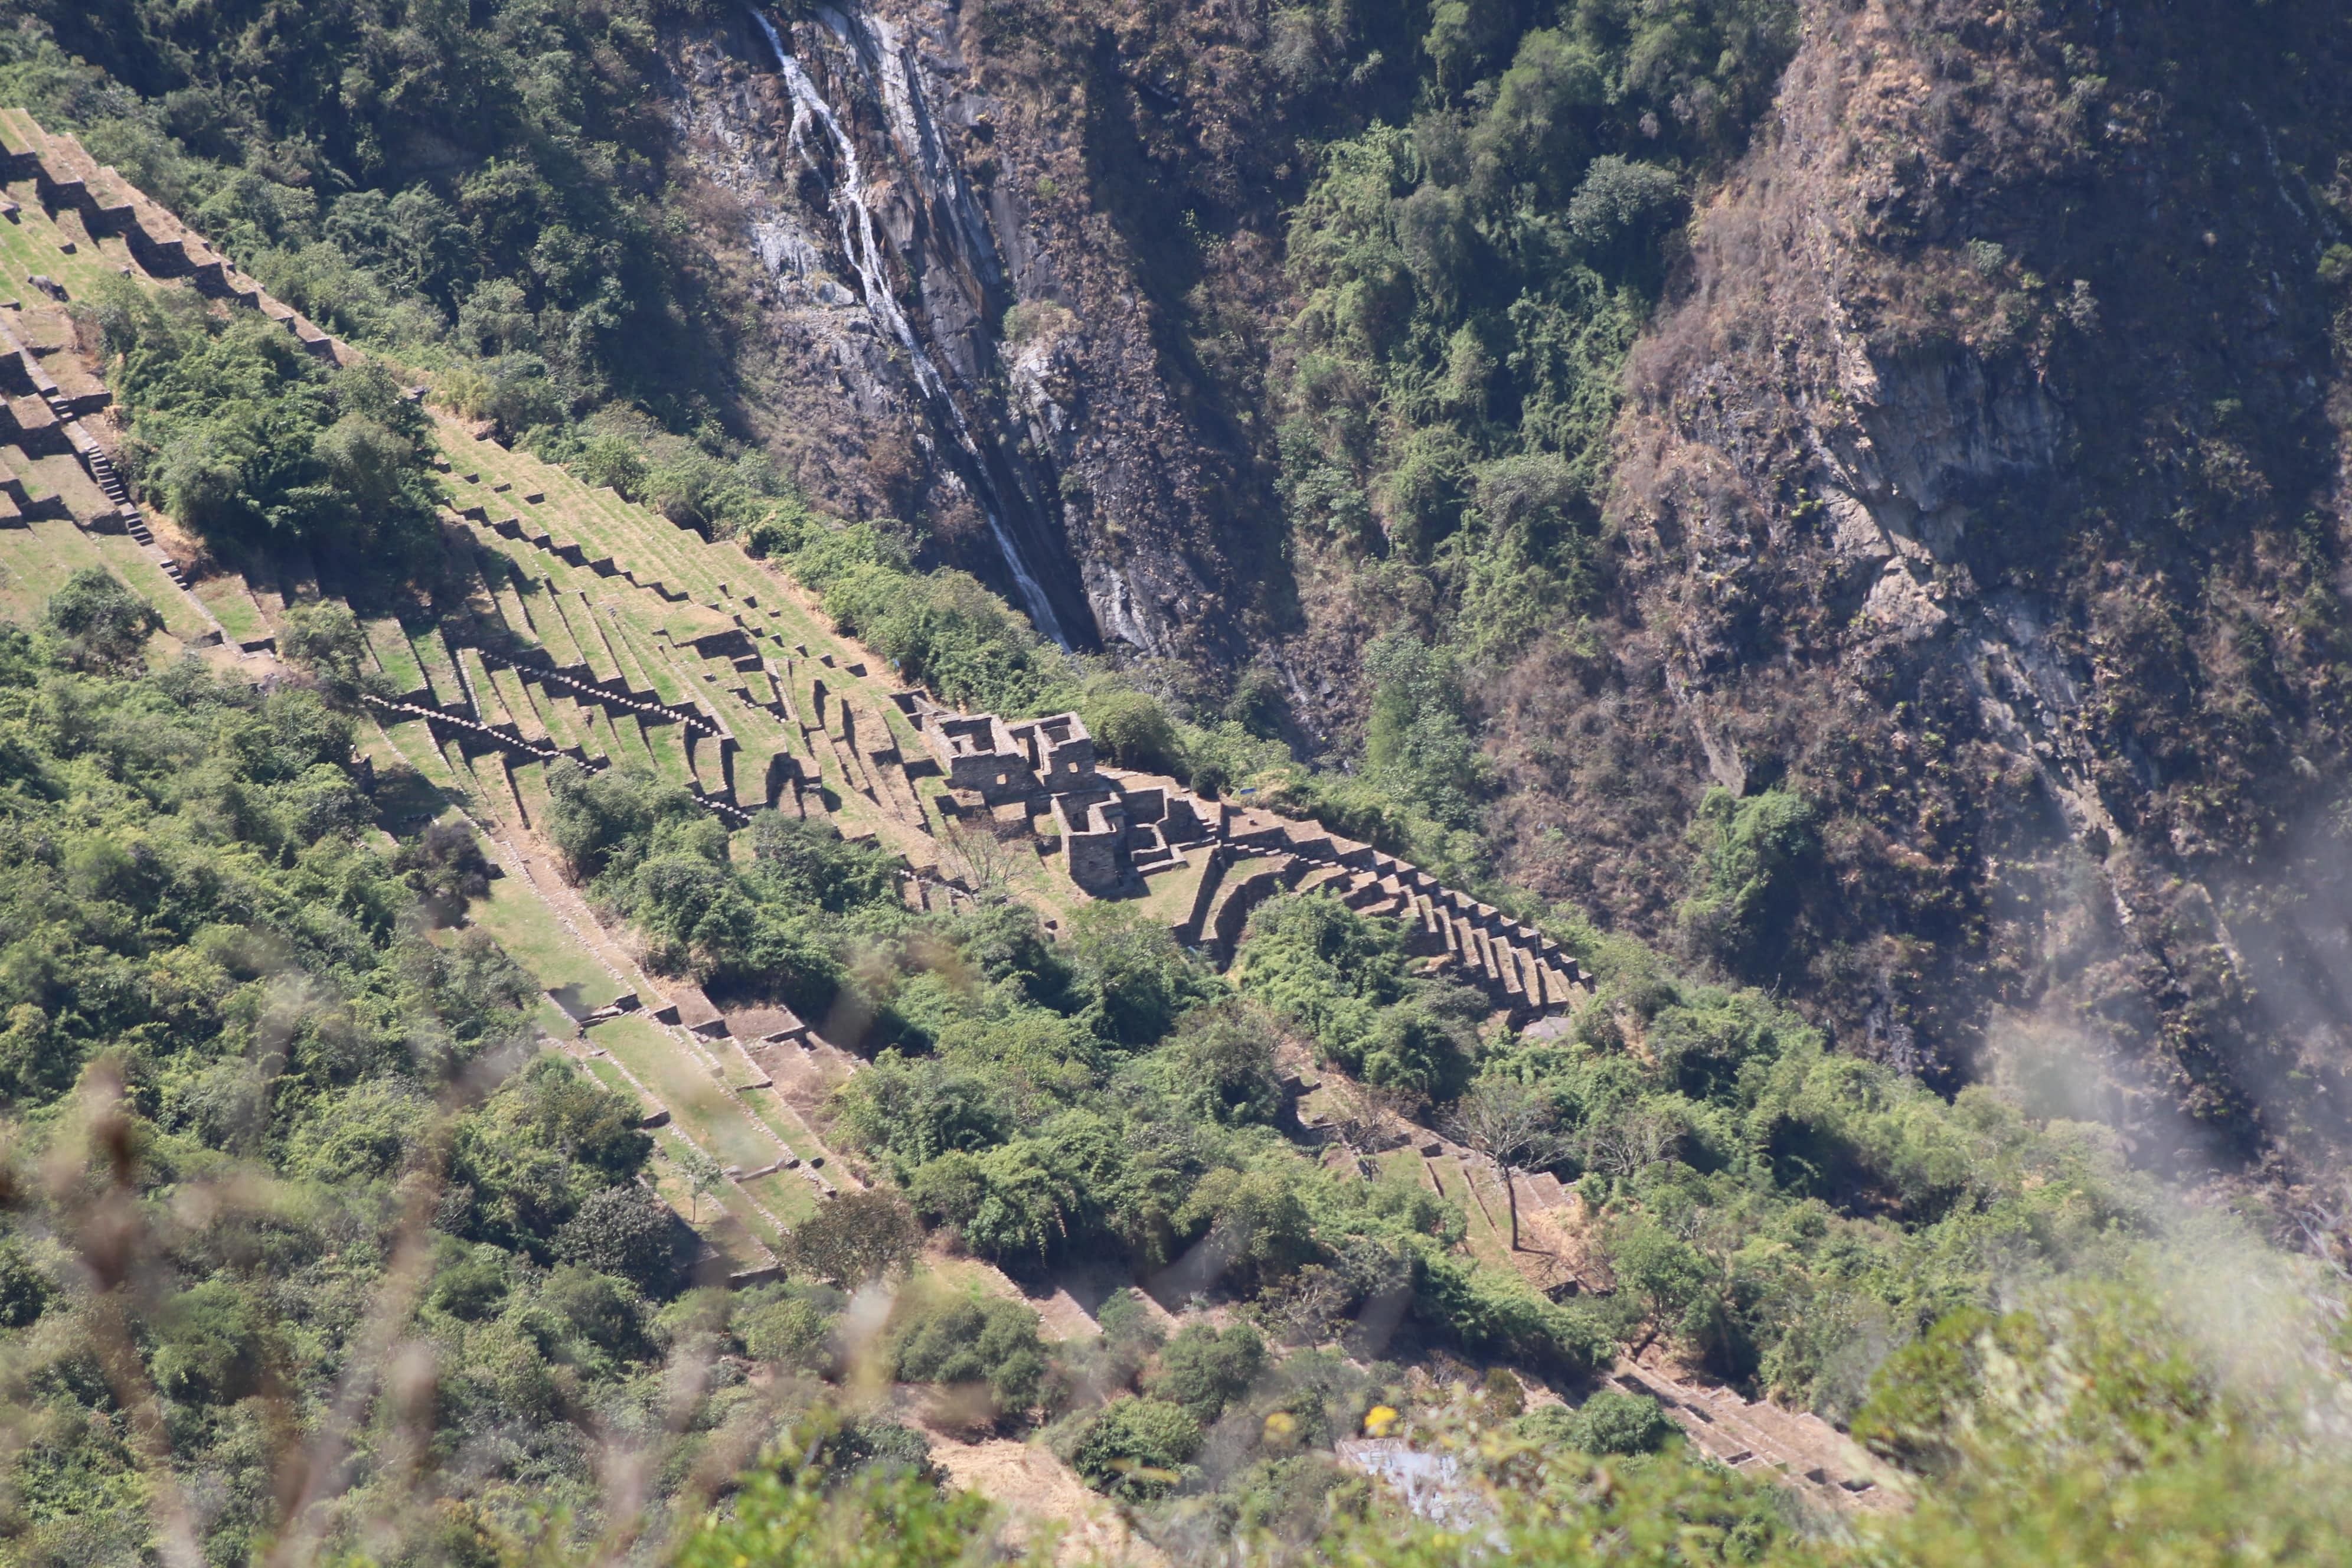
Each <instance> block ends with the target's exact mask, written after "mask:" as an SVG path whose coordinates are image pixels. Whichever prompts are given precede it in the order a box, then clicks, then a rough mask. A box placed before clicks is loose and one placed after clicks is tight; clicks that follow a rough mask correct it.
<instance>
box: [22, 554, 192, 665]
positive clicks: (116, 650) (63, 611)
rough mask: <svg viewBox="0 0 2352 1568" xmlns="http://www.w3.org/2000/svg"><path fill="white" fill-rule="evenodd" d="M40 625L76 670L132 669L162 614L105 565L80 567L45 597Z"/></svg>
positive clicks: (160, 626) (161, 618)
mask: <svg viewBox="0 0 2352 1568" xmlns="http://www.w3.org/2000/svg"><path fill="white" fill-rule="evenodd" d="M43 629H44V630H46V631H47V633H48V634H49V636H50V637H52V638H54V639H55V640H56V642H57V645H58V653H59V654H60V655H61V656H63V658H64V659H65V661H66V662H67V663H68V664H69V665H71V666H72V667H73V668H76V669H132V668H137V667H138V665H139V662H140V656H141V655H142V653H144V652H145V651H146V647H147V639H148V638H149V637H152V636H153V635H154V634H155V633H157V632H159V631H162V630H163V616H162V615H160V614H159V613H157V611H156V609H155V606H154V605H151V604H149V603H148V602H147V601H146V600H144V599H142V598H141V597H140V596H139V595H137V594H135V593H133V592H132V591H131V589H130V588H128V587H126V586H124V584H123V582H122V580H121V578H119V577H117V576H116V575H115V574H113V573H111V572H109V571H108V570H107V569H106V568H105V567H103V566H85V567H83V568H82V569H81V570H80V571H79V572H76V573H75V574H73V575H72V576H70V577H68V578H67V579H66V581H65V586H63V587H61V588H59V589H58V591H57V592H56V593H55V594H53V595H50V596H49V603H48V610H47V615H46V616H43Z"/></svg>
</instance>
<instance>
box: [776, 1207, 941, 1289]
mask: <svg viewBox="0 0 2352 1568" xmlns="http://www.w3.org/2000/svg"><path fill="white" fill-rule="evenodd" d="M920 1240H921V1235H920V1232H919V1231H918V1229H917V1228H916V1226H915V1216H914V1215H912V1214H911V1213H909V1212H908V1208H907V1205H906V1204H905V1202H904V1201H902V1200H901V1199H900V1198H899V1197H898V1194H895V1193H886V1192H883V1191H880V1190H879V1189H872V1190H868V1191H866V1192H853V1193H844V1194H841V1195H840V1196H839V1197H837V1198H835V1199H834V1200H833V1202H831V1203H829V1204H827V1205H824V1207H823V1208H821V1209H819V1210H817V1212H816V1213H815V1214H814V1215H810V1216H809V1217H808V1218H807V1219H806V1220H803V1222H802V1223H801V1225H800V1226H799V1228H798V1229H796V1230H794V1231H793V1236H792V1243H791V1251H792V1258H791V1261H792V1265H793V1268H794V1269H796V1270H797V1271H799V1272H801V1273H803V1274H812V1275H814V1276H815V1277H816V1278H817V1279H822V1280H824V1281H825V1282H826V1283H827V1284H829V1285H838V1286H840V1287H841V1288H842V1289H845V1290H854V1289H856V1288H857V1287H858V1286H860V1285H863V1284H865V1283H866V1281H867V1280H868V1279H874V1278H876V1277H877V1276H879V1275H882V1274H887V1273H888V1272H889V1271H890V1270H892V1269H894V1268H901V1267H903V1266H905V1264H906V1263H907V1262H908V1260H910V1259H911V1258H913V1257H914V1256H915V1248H916V1247H917V1245H918V1244H919V1241H920Z"/></svg>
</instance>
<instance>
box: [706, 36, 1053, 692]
mask: <svg viewBox="0 0 2352 1568" xmlns="http://www.w3.org/2000/svg"><path fill="white" fill-rule="evenodd" d="M751 20H752V21H754V22H756V23H757V24H759V27H760V31H761V34H762V35H764V36H765V37H766V38H767V40H768V47H771V48H772V49H773V50H775V52H776V63H777V65H778V67H779V68H781V69H782V74H783V79H784V87H785V89H786V90H787V91H788V92H790V93H791V95H792V100H793V122H792V127H791V129H790V131H789V132H786V140H787V142H789V144H790V145H791V147H792V149H793V151H794V152H795V153H799V154H800V157H801V161H802V163H804V164H806V165H807V166H808V167H809V168H811V169H815V168H816V167H817V162H816V156H815V154H814V153H813V152H811V151H810V149H809V146H808V143H807V141H806V137H805V132H806V131H807V127H808V124H809V122H810V121H815V122H816V123H817V124H818V125H820V126H822V127H823V128H824V133H825V135H826V138H827V139H828V140H829V141H831V142H832V143H833V150H834V155H835V157H836V158H837V159H838V160H839V161H840V164H841V178H840V181H839V183H838V184H835V186H834V188H833V208H834V215H835V218H836V219H838V221H839V222H840V225H841V248H842V253H843V254H844V255H845V256H846V257H847V258H848V259H849V265H850V266H851V267H852V268H854V269H855V270H856V273H857V286H858V291H859V293H860V294H861V295H862V296H863V297H864V300H865V303H866V313H867V314H868V315H870V316H872V317H873V318H874V319H875V320H876V321H877V322H879V323H880V324H881V325H882V326H883V327H885V328H886V329H887V330H888V331H889V333H890V335H891V336H892V337H893V338H895V339H897V340H898V344H899V346H901V347H902V348H904V349H905V350H906V351H907V359H908V363H909V364H911V365H912V366H913V369H914V373H915V384H916V385H917V386H918V387H919V388H920V389H921V391H922V394H923V395H924V396H925V397H926V398H928V399H929V400H930V401H931V403H932V404H933V405H934V406H936V407H938V408H940V409H943V410H944V411H945V413H946V416H947V420H948V425H949V427H950V430H951V431H952V432H953V434H954V436H955V439H956V444H957V445H958V446H959V447H961V448H962V449H963V452H964V455H965V456H966V457H968V458H971V462H972V465H973V468H974V469H975V470H976V471H977V472H978V473H979V474H980V475H981V476H982V482H981V484H980V485H979V486H977V487H975V498H974V499H976V500H978V501H979V502H980V510H981V513H982V516H983V517H985V518H986V519H987V520H988V531H989V535H990V537H991V538H992V539H994V540H995V542H996V547H997V549H998V550H999V551H1000V552H1003V556H1004V564H1005V567H1006V569H1007V570H1009V571H1010V572H1011V573H1012V574H1013V584H1014V586H1015V587H1017V588H1018V589H1019V590H1020V593H1021V599H1022V603H1023V604H1024V605H1025V606H1026V607H1027V609H1028V611H1029V616H1030V619H1031V620H1033V621H1034V622H1035V623H1036V626H1037V629H1038V630H1039V631H1041V632H1043V633H1045V636H1047V637H1051V638H1053V639H1054V641H1055V643H1056V644H1058V645H1059V646H1061V647H1069V646H1070V639H1069V638H1068V637H1066V636H1065V635H1064V633H1063V630H1062V624H1061V621H1060V619H1059V618H1058V617H1057V616H1055V614H1054V605H1053V601H1052V600H1051V599H1050V598H1049V597H1048V596H1047V595H1046V593H1045V585H1044V584H1041V583H1039V582H1038V581H1037V579H1036V576H1035V575H1034V574H1033V573H1031V571H1030V570H1029V565H1028V563H1027V562H1025V561H1024V560H1023V559H1022V557H1021V550H1020V547H1019V545H1017V544H1016V543H1015V542H1013V534H1012V531H1010V530H1009V529H1007V528H1006V527H1005V526H1004V519H1003V515H1002V509H1001V508H1000V507H999V506H997V505H996V504H995V502H994V501H993V500H992V498H991V497H990V496H989V495H988V494H986V493H985V492H986V490H987V489H988V488H989V487H988V486H987V482H986V478H985V476H986V473H987V463H986V460H985V459H984V458H982V454H981V451H980V447H979V444H978V442H977V441H975V440H974V439H973V437H972V434H971V425H970V423H969V422H968V421H967V420H966V419H965V418H964V414H963V410H962V409H961V407H959V406H958V405H957V404H956V400H955V397H954V396H953V395H952V394H951V393H950V390H949V388H948V384H947V379H946V378H945V377H944V376H942V375H941V374H940V371H939V367H938V365H936V364H935V363H932V360H931V356H930V355H929V353H926V352H925V351H924V348H923V345H922V342H921V340H920V339H919V337H917V336H916V333H915V329H914V326H913V324H912V323H910V322H909V321H908V320H907V315H906V312H905V311H904V310H900V309H899V308H898V296H897V295H896V294H894V293H893V292H892V291H891V289H890V279H889V274H888V272H887V270H886V269H885V268H884V265H883V259H882V246H881V242H880V240H879V239H878V238H877V237H876V235H875V229H874V212H873V209H872V207H871V206H869V205H867V203H866V173H865V168H864V166H863V164H862V163H860V162H859V160H858V156H857V145H856V142H853V141H851V140H850V137H849V132H847V131H846V130H845V129H844V128H843V126H842V123H841V121H840V118H839V117H838V116H836V115H835V113H834V111H833V106H832V105H831V104H829V103H827V102H826V101H825V100H824V95H823V94H822V93H820V92H818V91H817V89H816V84H815V83H814V81H811V80H810V79H809V75H808V72H807V71H806V70H804V69H803V68H802V67H801V63H800V61H799V60H798V59H797V58H794V57H793V52H792V51H791V50H790V49H787V48H786V47H784V40H783V37H782V35H781V34H779V33H778V32H777V31H776V26H775V24H774V23H773V22H771V21H770V20H768V18H767V16H766V15H765V14H764V13H762V12H761V11H760V10H758V9H756V8H754V9H753V10H752V11H751Z"/></svg>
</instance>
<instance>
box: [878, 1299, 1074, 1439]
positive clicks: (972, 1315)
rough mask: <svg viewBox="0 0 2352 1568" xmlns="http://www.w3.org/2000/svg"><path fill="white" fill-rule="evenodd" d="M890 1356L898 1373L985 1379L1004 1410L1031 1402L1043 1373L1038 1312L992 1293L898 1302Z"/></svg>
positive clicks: (920, 1379) (942, 1379)
mask: <svg viewBox="0 0 2352 1568" xmlns="http://www.w3.org/2000/svg"><path fill="white" fill-rule="evenodd" d="M890 1355H891V1362H892V1364H893V1365H894V1366H895V1367H896V1369H897V1372H898V1376H900V1377H902V1378H906V1379H908V1380H909V1381H912V1382H917V1383H944V1384H984V1385H985V1386H986V1388H987V1390H988V1393H989V1394H990V1395H991V1397H992V1399H993V1400H994V1401H995V1403H996V1405H997V1407H998V1408H999V1409H1000V1410H1003V1411H1005V1412H1008V1413H1017V1412H1019V1411H1022V1410H1024V1409H1026V1408H1027V1407H1028V1406H1029V1405H1032V1404H1034V1403H1035V1401H1036V1397H1037V1392H1038V1389H1039V1387H1040V1386H1041V1384H1043V1383H1044V1381H1045V1344H1044V1342H1042V1341H1041V1340H1040V1339H1039V1338H1038V1337H1037V1314H1036V1313H1034V1312H1033V1311H1031V1310H1029V1309H1028V1308H1026V1307H1024V1306H1020V1305H1018V1304H1016V1303H1014V1302H1012V1301H1006V1300H999V1299H997V1298H994V1297H990V1298H986V1299H982V1298H979V1297H974V1296H964V1295H953V1294H948V1293H944V1292H934V1293H930V1294H927V1295H922V1296H919V1297H917V1298H915V1299H913V1300H909V1301H907V1302H904V1303H902V1304H901V1306H900V1309H899V1313H898V1319H897V1320H896V1321H895V1322H894V1323H893V1324H892V1327H891V1333H890Z"/></svg>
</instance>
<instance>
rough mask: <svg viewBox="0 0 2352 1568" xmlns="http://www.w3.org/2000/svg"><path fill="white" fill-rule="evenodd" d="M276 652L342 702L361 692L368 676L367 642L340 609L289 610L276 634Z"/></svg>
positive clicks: (324, 606)
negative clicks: (303, 670)
mask: <svg viewBox="0 0 2352 1568" xmlns="http://www.w3.org/2000/svg"><path fill="white" fill-rule="evenodd" d="M278 652H280V653H282V654H284V655H285V656H286V658H288V659H289V661H291V662H292V663H294V664H297V665H299V666H300V667H301V668H304V669H306V670H308V671H309V672H310V676H311V678H312V679H315V680H317V681H318V683H319V684H320V686H321V687H323V688H325V689H327V690H328V691H331V692H332V693H333V694H334V695H335V696H337V697H340V698H342V699H344V700H350V699H352V697H354V696H356V695H357V694H358V693H359V692H360V690H361V689H362V686H363V684H364V683H365V681H366V679H367V675H368V673H369V672H368V670H367V667H366V658H367V639H366V637H365V636H364V635H363V634H362V632H361V631H360V624H359V622H358V620H357V619H356V618H354V617H353V616H352V612H351V611H350V609H349V608H348V607H346V606H344V605H337V604H322V605H293V606H290V607H289V609H288V610H287V612H286V624H285V625H284V626H282V627H281V628H280V629H279V631H278Z"/></svg>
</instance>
